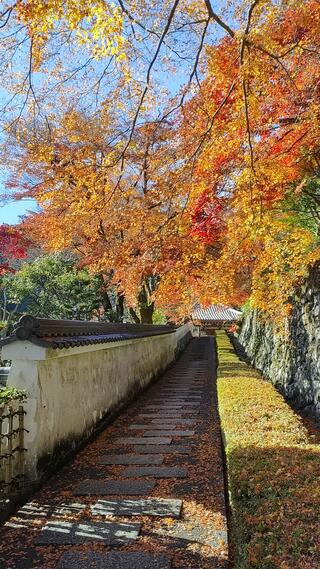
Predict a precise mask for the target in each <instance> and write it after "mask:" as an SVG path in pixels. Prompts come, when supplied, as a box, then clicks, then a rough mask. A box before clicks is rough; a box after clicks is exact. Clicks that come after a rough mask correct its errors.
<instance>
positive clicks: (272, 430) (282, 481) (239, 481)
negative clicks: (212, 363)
mask: <svg viewBox="0 0 320 569" xmlns="http://www.w3.org/2000/svg"><path fill="white" fill-rule="evenodd" d="M217 348H218V358H219V367H218V399H219V412H220V418H221V426H222V434H223V439H224V444H225V451H226V458H227V470H228V484H229V495H230V504H231V511H232V528H231V546H232V548H233V550H234V566H235V568H236V569H251V568H255V569H257V568H259V569H319V568H320V538H319V536H320V531H319V530H320V477H319V476H320V445H319V444H318V442H319V431H317V430H316V428H313V427H312V424H313V423H312V421H309V422H308V421H303V420H302V419H301V418H300V417H299V416H298V415H297V414H296V413H295V412H294V411H293V410H292V409H291V407H290V406H289V405H288V404H287V403H286V402H285V400H284V398H283V397H282V396H281V395H280V394H279V393H278V391H277V390H276V389H275V387H274V386H273V385H272V384H271V383H270V382H268V381H265V380H264V379H263V378H262V377H261V375H260V374H259V373H258V372H257V371H255V370H254V369H253V368H251V367H250V366H248V365H247V364H245V363H244V362H242V361H240V360H239V358H238V357H237V355H236V354H235V352H234V348H233V346H232V344H231V342H230V340H229V338H228V336H227V334H226V333H225V332H222V331H221V332H217Z"/></svg>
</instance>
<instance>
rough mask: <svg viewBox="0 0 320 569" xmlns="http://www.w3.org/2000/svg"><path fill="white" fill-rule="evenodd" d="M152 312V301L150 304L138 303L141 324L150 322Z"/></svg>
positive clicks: (151, 320)
mask: <svg viewBox="0 0 320 569" xmlns="http://www.w3.org/2000/svg"><path fill="white" fill-rule="evenodd" d="M153 313H154V302H152V303H151V304H148V305H147V304H144V305H140V318H141V323H142V324H152V322H153Z"/></svg>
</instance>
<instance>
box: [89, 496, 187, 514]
mask: <svg viewBox="0 0 320 569" xmlns="http://www.w3.org/2000/svg"><path fill="white" fill-rule="evenodd" d="M181 508H182V500H172V499H169V500H166V499H162V498H145V499H142V500H122V499H121V498H119V499H110V500H98V501H97V502H96V503H95V504H94V505H93V506H91V513H92V514H93V515H94V516H98V515H99V516H126V517H130V516H160V517H165V518H177V519H178V518H180V514H181Z"/></svg>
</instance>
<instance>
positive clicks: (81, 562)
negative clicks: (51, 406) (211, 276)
mask: <svg viewBox="0 0 320 569" xmlns="http://www.w3.org/2000/svg"><path fill="white" fill-rule="evenodd" d="M213 357H214V352H213V342H212V340H211V339H210V338H199V339H194V340H193V341H192V342H191V343H190V344H189V346H188V348H187V350H186V351H185V353H184V354H183V356H182V357H181V358H180V360H179V361H178V363H176V364H175V366H174V367H172V368H171V369H170V370H169V371H168V372H167V373H166V374H165V375H164V376H163V377H162V378H161V379H160V380H159V381H158V382H157V383H155V384H153V385H152V386H151V387H150V388H149V389H148V390H147V391H146V392H145V393H144V394H143V395H141V397H140V398H139V399H138V400H137V401H135V402H134V403H133V404H131V405H130V406H129V407H128V409H127V410H126V411H125V412H123V413H122V415H120V416H119V417H118V418H117V419H116V420H115V421H114V423H113V424H112V425H110V426H109V427H107V428H106V429H105V430H104V431H103V432H102V433H101V434H100V435H99V436H98V437H97V438H96V439H95V440H94V441H93V442H91V443H90V444H88V445H87V446H86V447H85V448H84V449H83V450H82V451H81V452H79V453H78V454H77V456H76V457H75V459H74V460H73V461H72V462H71V463H69V464H68V465H67V466H65V467H64V468H63V469H61V471H60V472H59V474H58V475H56V476H54V477H52V478H51V480H49V481H48V482H47V483H46V484H45V486H44V487H43V488H42V490H41V491H40V492H38V493H37V494H36V495H35V496H34V498H33V499H32V501H30V502H28V503H27V504H25V506H23V507H22V508H21V509H20V510H19V511H18V512H17V514H16V515H15V516H13V517H12V518H10V520H9V521H8V522H7V523H6V524H5V526H4V527H3V528H2V530H1V541H0V543H1V546H0V551H1V554H0V567H1V569H30V568H38V567H41V568H45V569H209V568H210V569H222V568H224V569H225V568H226V567H227V566H228V561H227V557H228V548H227V527H226V515H225V499H224V483H223V467H222V459H221V442H220V428H219V420H218V414H217V404H216V393H215V381H214V371H213V370H214V360H213Z"/></svg>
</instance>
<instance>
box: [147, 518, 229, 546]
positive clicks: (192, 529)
mask: <svg viewBox="0 0 320 569" xmlns="http://www.w3.org/2000/svg"><path fill="white" fill-rule="evenodd" d="M158 533H160V534H162V535H165V536H170V537H173V538H178V539H182V540H183V541H185V542H186V543H188V544H190V543H192V542H193V543H202V544H204V545H209V546H210V547H221V546H223V547H227V544H228V534H227V532H226V531H225V530H222V529H214V528H212V531H209V532H208V529H207V528H204V527H202V526H198V525H193V526H190V524H189V525H187V524H186V523H185V522H176V523H175V524H174V525H173V526H170V527H166V528H161V529H160V530H159V531H158Z"/></svg>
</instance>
